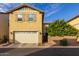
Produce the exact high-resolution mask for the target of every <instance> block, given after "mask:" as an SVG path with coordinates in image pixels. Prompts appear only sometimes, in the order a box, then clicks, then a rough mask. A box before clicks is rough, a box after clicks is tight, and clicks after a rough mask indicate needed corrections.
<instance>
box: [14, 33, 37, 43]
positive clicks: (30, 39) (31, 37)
mask: <svg viewBox="0 0 79 59" xmlns="http://www.w3.org/2000/svg"><path fill="white" fill-rule="evenodd" d="M15 41H17V42H19V43H38V32H15Z"/></svg>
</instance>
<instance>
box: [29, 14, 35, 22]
mask: <svg viewBox="0 0 79 59" xmlns="http://www.w3.org/2000/svg"><path fill="white" fill-rule="evenodd" d="M30 14H32V15H34V18H33V20H29V19H30V18H29V15H30ZM28 21H29V22H35V21H36V14H35V13H29V14H28Z"/></svg>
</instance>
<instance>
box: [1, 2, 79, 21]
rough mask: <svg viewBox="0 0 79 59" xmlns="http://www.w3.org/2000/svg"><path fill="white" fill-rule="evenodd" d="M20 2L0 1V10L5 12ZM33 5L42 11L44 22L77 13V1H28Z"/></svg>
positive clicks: (69, 17)
mask: <svg viewBox="0 0 79 59" xmlns="http://www.w3.org/2000/svg"><path fill="white" fill-rule="evenodd" d="M20 4H21V3H0V11H1V12H6V11H8V10H10V9H12V8H14V7H16V6H18V5H20ZM28 5H31V6H33V7H36V8H39V9H41V10H43V11H44V13H45V15H44V22H53V21H55V20H58V19H64V20H65V21H68V20H69V19H71V18H73V17H75V16H77V15H79V3H39V4H38V3H30V4H28Z"/></svg>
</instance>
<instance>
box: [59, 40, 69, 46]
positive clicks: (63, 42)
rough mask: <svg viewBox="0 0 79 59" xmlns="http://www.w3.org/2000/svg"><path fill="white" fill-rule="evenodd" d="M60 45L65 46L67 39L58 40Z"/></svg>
mask: <svg viewBox="0 0 79 59" xmlns="http://www.w3.org/2000/svg"><path fill="white" fill-rule="evenodd" d="M60 45H61V46H67V45H68V41H67V40H66V39H63V40H60Z"/></svg>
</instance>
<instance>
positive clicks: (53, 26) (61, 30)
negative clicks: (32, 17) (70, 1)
mask: <svg viewBox="0 0 79 59" xmlns="http://www.w3.org/2000/svg"><path fill="white" fill-rule="evenodd" d="M77 32H78V31H77V30H76V29H75V28H74V27H72V26H70V25H69V24H67V22H65V21H64V20H56V21H55V22H52V23H49V26H48V28H47V33H48V35H50V36H64V35H66V36H74V35H76V34H77Z"/></svg>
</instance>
